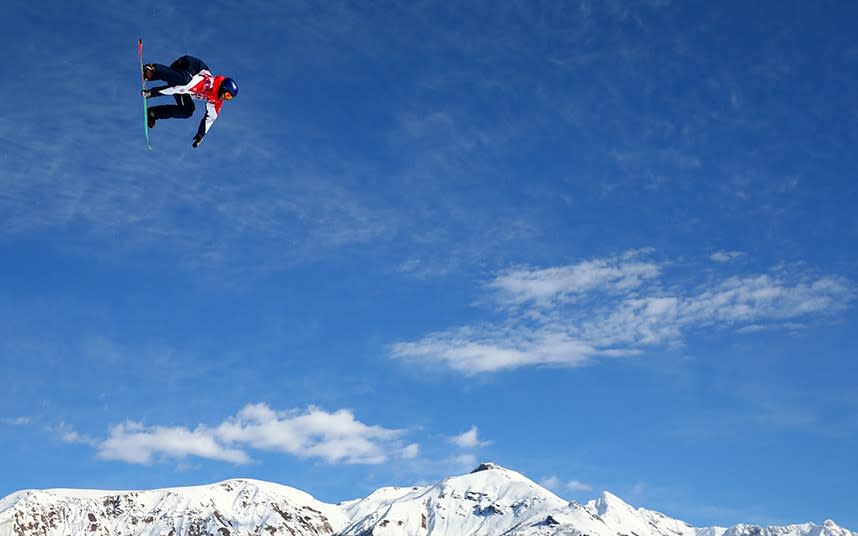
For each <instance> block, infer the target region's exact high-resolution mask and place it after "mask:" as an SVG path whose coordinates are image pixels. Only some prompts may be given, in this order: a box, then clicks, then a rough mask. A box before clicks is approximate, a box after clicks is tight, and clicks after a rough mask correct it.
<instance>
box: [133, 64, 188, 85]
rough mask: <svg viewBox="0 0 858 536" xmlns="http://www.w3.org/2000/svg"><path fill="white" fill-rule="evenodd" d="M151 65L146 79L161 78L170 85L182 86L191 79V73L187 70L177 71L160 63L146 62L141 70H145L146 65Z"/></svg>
mask: <svg viewBox="0 0 858 536" xmlns="http://www.w3.org/2000/svg"><path fill="white" fill-rule="evenodd" d="M150 65H151V66H152V69H151V74H149V75H148V76H149V78H147V80H163V81H164V82H167V84H169V85H171V86H183V85H185V84H187V83H188V82H190V81H191V74H190V73H189V72H187V71H177V70H176V69H171V68H170V67H167V66H166V65H161V64H160V63H150V64H147V65H146V66H145V67H144V68H143V70H144V72H146V70H147V67H149V66H150Z"/></svg>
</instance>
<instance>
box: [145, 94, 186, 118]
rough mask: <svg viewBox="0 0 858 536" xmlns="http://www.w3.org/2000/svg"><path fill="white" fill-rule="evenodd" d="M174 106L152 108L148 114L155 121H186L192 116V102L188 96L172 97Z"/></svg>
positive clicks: (165, 105) (166, 105)
mask: <svg viewBox="0 0 858 536" xmlns="http://www.w3.org/2000/svg"><path fill="white" fill-rule="evenodd" d="M173 97H174V98H175V99H176V104H164V105H161V106H152V107H151V108H149V113H150V114H151V116H152V117H153V118H154V119H155V120H158V119H187V118H189V117H191V116H192V115H194V101H193V99H191V96H190V95H173Z"/></svg>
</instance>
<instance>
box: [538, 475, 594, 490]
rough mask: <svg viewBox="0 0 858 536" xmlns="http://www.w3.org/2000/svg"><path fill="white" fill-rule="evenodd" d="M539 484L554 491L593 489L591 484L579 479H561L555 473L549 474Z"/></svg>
mask: <svg viewBox="0 0 858 536" xmlns="http://www.w3.org/2000/svg"><path fill="white" fill-rule="evenodd" d="M539 484H540V485H541V486H542V487H544V488H548V489H552V490H556V491H562V490H567V491H593V486H591V485H589V484H585V483H584V482H581V481H579V480H569V481H565V482H564V481H562V480H561V479H560V478H558V477H557V475H551V476H549V477H546V478H543V479H542V480H540V481H539Z"/></svg>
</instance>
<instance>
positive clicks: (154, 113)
mask: <svg viewBox="0 0 858 536" xmlns="http://www.w3.org/2000/svg"><path fill="white" fill-rule="evenodd" d="M143 78H144V79H146V80H161V81H164V82H166V83H167V85H166V86H161V87H155V88H150V89H144V90H143V91H142V93H143V96H144V97H146V98H147V99H149V98H151V97H161V96H166V95H172V96H173V98H175V99H176V104H169V105H161V106H152V107H151V108H149V112H148V115H147V118H146V119H147V122H148V124H149V128H153V127H154V126H155V122H156V121H157V120H158V119H169V118H181V119H188V118H190V117H191V116H192V115H193V114H194V101H193V100H192V99H197V100H204V101H206V113H205V115H204V116H203V119H202V120H201V121H200V127H199V128H198V129H197V134H196V135H195V136H194V148H197V147H199V145H200V143H202V141H203V137H204V136H205V135H206V133H207V132H208V131H209V129H210V128H211V126H212V124H213V123H214V122H215V119H217V116H218V114H219V113H220V109H221V106H223V102H224V101H228V100H231V99H232V98H233V97H235V96H236V95H238V86H237V85H236V83H235V80H233V79H232V78H227V77H225V76H223V75H217V76H214V75H212V73H211V71H209V67H208V65H206V64H205V63H203V61H202V60H200V59H197V58H194V57H193V56H182V57H181V58H179V59H177V60H176V61H174V62H173V63H172V64H171V65H170V66H169V67H167V66H166V65H161V64H159V63H148V64H146V65H144V66H143Z"/></svg>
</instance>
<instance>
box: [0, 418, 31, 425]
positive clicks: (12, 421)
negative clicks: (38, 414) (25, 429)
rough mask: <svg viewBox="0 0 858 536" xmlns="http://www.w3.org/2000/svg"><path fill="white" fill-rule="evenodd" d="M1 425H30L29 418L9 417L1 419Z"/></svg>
mask: <svg viewBox="0 0 858 536" xmlns="http://www.w3.org/2000/svg"><path fill="white" fill-rule="evenodd" d="M0 424H6V425H9V426H26V425H28V424H30V418H29V417H7V418H2V419H0Z"/></svg>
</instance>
